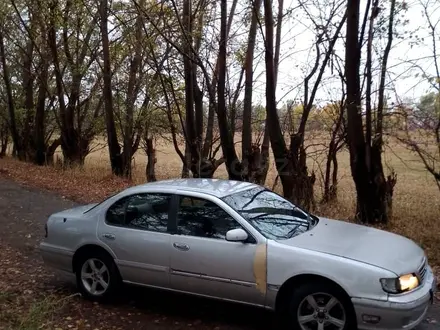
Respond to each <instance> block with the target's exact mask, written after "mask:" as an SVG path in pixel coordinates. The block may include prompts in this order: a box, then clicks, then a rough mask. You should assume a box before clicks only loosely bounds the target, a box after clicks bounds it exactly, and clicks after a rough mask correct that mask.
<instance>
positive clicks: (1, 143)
mask: <svg viewBox="0 0 440 330" xmlns="http://www.w3.org/2000/svg"><path fill="white" fill-rule="evenodd" d="M8 142H9V130H8V125H7V123H6V121H4V122H2V123H1V124H0V158H3V157H5V156H6V150H7V149H8Z"/></svg>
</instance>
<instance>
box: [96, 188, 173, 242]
mask: <svg viewBox="0 0 440 330" xmlns="http://www.w3.org/2000/svg"><path fill="white" fill-rule="evenodd" d="M136 195H168V196H169V197H170V207H169V209H168V219H167V229H166V231H154V230H149V229H143V228H132V227H127V226H125V225H117V224H114V223H109V222H108V221H107V214H108V212H109V210H110V208H111V207H112V206H113V205H115V204H116V203H118V202H120V201H121V200H123V199H126V201H125V202H124V219H125V215H126V213H127V206H128V202H129V200H130V198H132V197H133V196H136ZM173 196H174V194H172V193H169V192H156V191H154V192H153V191H151V192H150V191H148V192H135V193H131V194H128V195H125V196H122V197H121V198H118V199H117V200H115V201H114V202H112V203H111V204H110V205H109V206H108V207H107V208H106V209H105V212H104V223H105V224H106V225H107V226H110V227H116V228H124V229H128V230H137V231H144V232H149V233H157V234H170V231H169V227H170V214H171V209H172V202H173Z"/></svg>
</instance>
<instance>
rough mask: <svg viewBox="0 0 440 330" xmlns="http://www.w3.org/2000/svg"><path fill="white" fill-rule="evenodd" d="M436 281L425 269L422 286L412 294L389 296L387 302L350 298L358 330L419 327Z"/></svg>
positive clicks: (431, 300)
mask: <svg viewBox="0 0 440 330" xmlns="http://www.w3.org/2000/svg"><path fill="white" fill-rule="evenodd" d="M435 291H436V280H435V276H434V274H433V273H432V269H431V267H429V266H428V269H427V274H426V278H425V281H424V283H423V285H422V286H421V287H420V288H418V289H417V290H415V291H412V292H410V293H407V294H403V295H399V296H389V299H388V301H377V300H370V299H360V298H353V299H352V301H353V305H354V308H355V311H356V317H357V322H358V328H359V329H362V330H370V329H371V330H373V329H374V330H381V329H383V330H385V329H386V330H401V329H412V328H414V327H416V326H417V325H418V324H420V323H421V322H422V321H423V319H424V317H425V315H426V313H427V311H428V309H429V308H430V306H431V305H432V303H433V299H434V298H433V296H434V293H435Z"/></svg>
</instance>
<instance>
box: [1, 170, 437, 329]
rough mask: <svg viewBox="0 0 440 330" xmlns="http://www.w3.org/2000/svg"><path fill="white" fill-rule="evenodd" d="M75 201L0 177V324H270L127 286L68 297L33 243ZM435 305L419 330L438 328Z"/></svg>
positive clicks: (62, 280) (67, 281)
mask: <svg viewBox="0 0 440 330" xmlns="http://www.w3.org/2000/svg"><path fill="white" fill-rule="evenodd" d="M75 205H76V204H75V203H74V202H72V201H69V200H67V199H64V198H62V197H60V196H59V195H56V194H54V193H51V192H47V191H41V190H38V189H35V188H28V187H24V186H22V185H20V184H18V183H15V182H13V181H11V180H9V179H5V178H0V260H2V262H1V263H0V265H1V266H0V329H11V328H12V329H37V328H39V327H40V328H43V329H57V330H58V329H147V328H148V329H152V330H154V329H175V330H177V329H194V328H197V329H216V330H219V329H230V330H235V329H237V330H238V329H242V330H243V329H271V328H273V326H272V325H273V324H274V323H273V320H272V315H271V314H270V313H269V312H265V311H260V310H256V309H253V308H248V307H243V306H239V305H234V304H225V303H221V302H216V301H211V300H206V299H199V298H193V297H187V296H183V295H177V294H171V293H164V292H159V291H154V290H147V289H138V288H128V290H127V292H126V294H125V295H124V297H121V298H119V299H118V301H115V302H114V303H113V304H111V305H110V304H109V305H107V304H106V305H102V304H96V303H91V302H88V301H85V300H83V299H82V298H81V297H78V296H77V295H75V292H76V291H75V286H74V282H73V279H72V278H71V277H66V276H61V275H55V274H54V273H53V272H51V271H50V270H49V269H45V268H44V266H43V263H42V261H41V258H40V257H39V255H38V250H37V246H38V243H39V241H40V240H41V238H42V237H43V234H44V233H43V228H44V223H45V221H46V219H47V217H48V216H49V215H50V214H51V213H53V212H56V211H60V210H63V209H66V208H69V207H72V206H75ZM437 319H438V320H439V321H440V308H439V307H438V305H436V306H434V307H433V308H432V310H431V311H430V313H429V315H428V316H427V318H426V320H425V321H424V323H423V324H422V325H421V326H420V327H418V328H417V329H418V330H440V323H439V322H438V321H437Z"/></svg>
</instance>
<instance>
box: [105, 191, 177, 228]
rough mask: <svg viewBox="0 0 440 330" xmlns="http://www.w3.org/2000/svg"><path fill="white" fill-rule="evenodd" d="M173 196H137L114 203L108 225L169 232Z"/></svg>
mask: <svg viewBox="0 0 440 330" xmlns="http://www.w3.org/2000/svg"><path fill="white" fill-rule="evenodd" d="M170 200H171V196H170V195H167V194H153V193H149V194H136V195H132V196H128V197H126V198H123V199H121V200H119V201H117V202H116V203H114V204H113V205H112V206H111V207H110V208H109V209H108V211H107V216H106V220H107V223H109V224H113V225H117V226H123V227H127V228H135V229H143V230H149V231H155V232H163V233H165V232H167V225H168V211H169V208H170Z"/></svg>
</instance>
